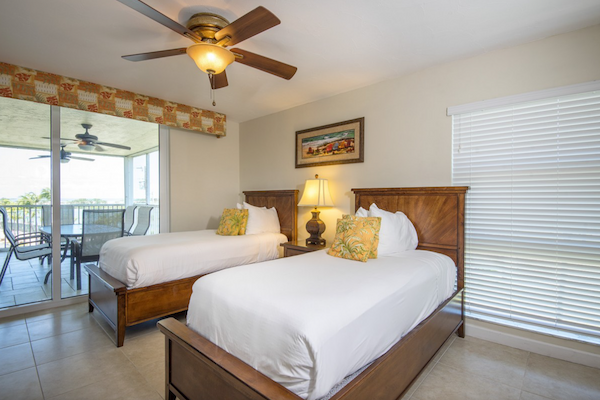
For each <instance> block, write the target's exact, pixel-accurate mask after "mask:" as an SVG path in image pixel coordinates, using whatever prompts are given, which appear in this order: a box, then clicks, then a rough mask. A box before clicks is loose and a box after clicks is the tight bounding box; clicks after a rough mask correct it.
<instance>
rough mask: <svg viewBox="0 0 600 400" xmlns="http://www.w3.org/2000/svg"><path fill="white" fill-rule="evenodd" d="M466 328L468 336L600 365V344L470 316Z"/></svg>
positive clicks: (586, 363) (571, 360) (562, 358)
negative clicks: (526, 329) (544, 333)
mask: <svg viewBox="0 0 600 400" xmlns="http://www.w3.org/2000/svg"><path fill="white" fill-rule="evenodd" d="M465 329H466V331H465V333H466V335H467V336H471V337H476V338H479V339H483V340H487V341H490V342H494V343H498V344H503V345H506V346H510V347H514V348H517V349H521V350H525V351H530V352H532V353H536V354H541V355H544V356H549V357H554V358H558V359H560V360H565V361H570V362H573V363H577V364H582V365H587V366H589V367H594V368H600V346H596V345H593V344H587V343H581V342H576V341H572V340H567V339H561V338H556V337H552V336H546V335H542V334H538V333H533V332H528V331H524V330H521V329H516V328H510V327H506V326H502V325H496V324H492V323H489V322H483V321H478V320H474V319H471V318H466V319H465Z"/></svg>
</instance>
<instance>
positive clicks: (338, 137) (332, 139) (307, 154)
mask: <svg viewBox="0 0 600 400" xmlns="http://www.w3.org/2000/svg"><path fill="white" fill-rule="evenodd" d="M354 140H355V132H354V129H347V130H343V131H339V132H334V133H327V134H324V135H318V136H312V137H307V138H303V139H302V158H303V159H314V158H319V157H325V156H333V155H339V154H350V153H354V151H355V147H354Z"/></svg>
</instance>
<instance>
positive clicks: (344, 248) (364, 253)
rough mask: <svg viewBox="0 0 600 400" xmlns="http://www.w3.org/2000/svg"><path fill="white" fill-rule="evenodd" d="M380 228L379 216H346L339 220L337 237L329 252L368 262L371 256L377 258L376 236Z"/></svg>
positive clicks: (335, 255) (341, 256)
mask: <svg viewBox="0 0 600 400" xmlns="http://www.w3.org/2000/svg"><path fill="white" fill-rule="evenodd" d="M380 228H381V218H379V217H353V216H349V215H348V216H344V217H343V218H341V219H338V220H337V225H336V228H335V238H334V239H333V244H332V245H331V247H330V248H329V250H328V251H327V254H329V255H332V256H334V257H340V258H346V259H349V260H356V261H362V262H366V261H367V259H368V258H369V257H370V256H371V257H373V258H375V257H377V247H375V246H374V245H375V238H376V236H377V235H378V234H379V229H380Z"/></svg>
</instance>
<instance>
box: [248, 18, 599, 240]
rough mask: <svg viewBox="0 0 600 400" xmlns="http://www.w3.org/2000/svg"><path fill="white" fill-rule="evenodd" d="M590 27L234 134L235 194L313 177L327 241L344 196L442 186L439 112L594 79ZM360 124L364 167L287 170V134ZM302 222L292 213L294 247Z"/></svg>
mask: <svg viewBox="0 0 600 400" xmlns="http://www.w3.org/2000/svg"><path fill="white" fill-rule="evenodd" d="M599 43H600V26H596V27H592V28H588V29H583V30H580V31H576V32H571V33H567V34H563V35H559V36H554V37H551V38H548V39H544V40H540V41H537V42H533V43H528V44H525V45H521V46H517V47H513V48H508V49H503V50H499V51H494V52H491V53H487V54H483V55H481V56H478V57H474V58H471V59H467V60H462V61H456V62H452V63H448V64H444V65H439V66H436V67H432V68H429V69H427V70H423V71H420V72H416V73H414V74H411V75H408V76H404V77H401V78H398V79H395V80H391V81H387V82H382V83H379V84H376V85H372V86H368V87H365V88H362V89H358V90H355V91H352V92H348V93H344V94H341V95H338V96H335V97H332V98H328V99H324V100H320V101H317V102H314V103H310V104H306V105H303V106H299V107H296V108H293V109H290V110H287V111H283V112H280V113H277V114H273V115H270V116H266V117H262V118H258V119H255V120H252V121H248V122H244V123H242V124H240V180H241V189H242V190H252V189H299V190H300V191H301V192H300V194H301V193H302V189H303V184H304V181H305V180H306V179H309V178H312V177H313V176H314V174H315V173H318V174H319V176H320V177H321V178H327V179H329V185H330V188H331V189H332V191H333V193H332V195H333V200H334V202H335V203H336V207H335V208H332V209H323V210H321V219H323V221H325V223H326V225H327V230H326V232H325V234H324V235H323V236H324V237H325V238H326V239H327V241H328V242H331V240H332V239H333V232H334V227H335V221H336V219H337V218H338V217H339V216H340V215H341V214H342V213H348V212H350V211H353V203H354V197H353V195H352V194H351V192H350V189H351V188H360V187H398V186H432V185H450V184H451V162H452V153H451V134H452V131H451V129H452V128H451V118H450V117H447V116H446V108H447V107H448V106H454V105H459V104H464V103H470V102H475V101H479V100H486V99H490V98H496V97H502V96H507V95H514V94H519V93H524V92H529V91H534V90H541V89H547V88H552V87H557V86H564V85H570V84H575V83H580V82H586V81H591V80H598V79H600V45H599ZM358 117H365V162H364V163H358V164H345V165H338V166H324V167H310V168H298V169H296V168H295V167H294V165H295V162H294V154H295V132H296V131H298V130H302V129H307V128H312V127H317V126H321V125H326V124H330V123H335V122H340V121H344V120H349V119H354V118H358ZM309 218H310V209H309V208H300V209H299V220H298V226H299V237H300V238H301V239H303V238H306V237H307V236H308V235H307V234H306V231H305V229H304V225H305V224H306V221H308V219H309Z"/></svg>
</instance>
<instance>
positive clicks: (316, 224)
mask: <svg viewBox="0 0 600 400" xmlns="http://www.w3.org/2000/svg"><path fill="white" fill-rule="evenodd" d="M311 212H312V219H310V220H309V221H308V222H307V223H306V231H307V232H308V233H310V237H309V238H308V239H306V244H314V245H318V246H325V243H326V242H325V239H323V238H322V237H321V234H322V233H323V232H325V222H323V221H321V220H320V219H319V214H320V213H321V212H320V211H318V210H317V209H316V208H315V209H314V210H313V211H311Z"/></svg>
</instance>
